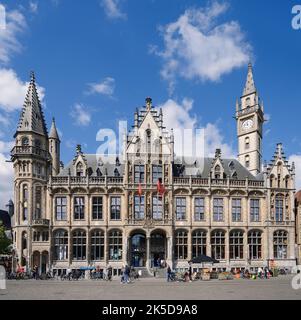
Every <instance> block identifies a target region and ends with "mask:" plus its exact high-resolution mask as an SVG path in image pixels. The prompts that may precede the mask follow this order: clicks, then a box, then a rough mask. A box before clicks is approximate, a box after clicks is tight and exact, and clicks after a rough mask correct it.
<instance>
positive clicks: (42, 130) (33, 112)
mask: <svg viewBox="0 0 301 320" xmlns="http://www.w3.org/2000/svg"><path fill="white" fill-rule="evenodd" d="M18 132H34V133H37V134H39V135H42V136H47V127H46V123H45V119H44V114H43V110H42V106H41V102H40V99H39V95H38V91H37V86H36V80H35V75H34V72H31V79H30V82H29V86H28V90H27V94H26V97H25V101H24V105H23V109H22V112H21V116H20V120H19V124H18V128H17V132H16V133H18Z"/></svg>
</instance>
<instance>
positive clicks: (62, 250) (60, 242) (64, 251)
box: [53, 230, 68, 261]
mask: <svg viewBox="0 0 301 320" xmlns="http://www.w3.org/2000/svg"><path fill="white" fill-rule="evenodd" d="M53 237H54V260H59V261H61V260H67V259H68V232H67V231H65V230H57V231H55V232H54V236H53Z"/></svg>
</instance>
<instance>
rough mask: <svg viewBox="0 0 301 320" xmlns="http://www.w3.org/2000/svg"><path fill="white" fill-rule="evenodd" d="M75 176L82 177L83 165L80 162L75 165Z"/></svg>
mask: <svg viewBox="0 0 301 320" xmlns="http://www.w3.org/2000/svg"><path fill="white" fill-rule="evenodd" d="M76 176H77V177H83V176H84V167H83V164H82V163H81V162H79V163H78V164H77V165H76Z"/></svg>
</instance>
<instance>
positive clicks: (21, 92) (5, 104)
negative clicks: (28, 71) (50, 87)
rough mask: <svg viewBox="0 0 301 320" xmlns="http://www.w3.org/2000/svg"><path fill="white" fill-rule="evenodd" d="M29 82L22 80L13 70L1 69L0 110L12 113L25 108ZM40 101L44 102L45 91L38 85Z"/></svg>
mask: <svg viewBox="0 0 301 320" xmlns="http://www.w3.org/2000/svg"><path fill="white" fill-rule="evenodd" d="M28 85H29V82H23V81H22V80H20V79H19V78H18V76H17V74H16V72H15V71H14V70H12V69H4V68H2V69H0V109H3V110H5V111H7V112H12V111H15V110H18V109H20V108H21V107H22V106H23V103H24V99H25V96H26V92H27V89H28ZM37 89H38V94H39V97H40V100H41V101H43V99H44V96H45V89H44V88H43V87H40V86H38V85H37Z"/></svg>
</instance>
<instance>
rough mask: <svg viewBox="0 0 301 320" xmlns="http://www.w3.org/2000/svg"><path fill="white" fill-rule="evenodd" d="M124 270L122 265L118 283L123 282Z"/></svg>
mask: <svg viewBox="0 0 301 320" xmlns="http://www.w3.org/2000/svg"><path fill="white" fill-rule="evenodd" d="M124 271H125V267H124V266H122V268H121V272H120V283H124Z"/></svg>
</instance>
